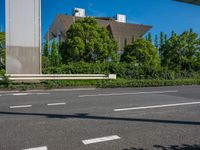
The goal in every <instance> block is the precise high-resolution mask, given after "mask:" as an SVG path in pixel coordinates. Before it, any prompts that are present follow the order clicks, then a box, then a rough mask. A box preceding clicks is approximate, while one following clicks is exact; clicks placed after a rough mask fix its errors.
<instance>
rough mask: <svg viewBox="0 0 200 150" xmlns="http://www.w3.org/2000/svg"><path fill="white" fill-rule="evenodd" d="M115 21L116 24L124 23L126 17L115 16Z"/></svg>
mask: <svg viewBox="0 0 200 150" xmlns="http://www.w3.org/2000/svg"><path fill="white" fill-rule="evenodd" d="M115 20H116V21H117V22H122V23H126V15H122V14H117V15H116V17H115Z"/></svg>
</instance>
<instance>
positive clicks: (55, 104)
mask: <svg viewBox="0 0 200 150" xmlns="http://www.w3.org/2000/svg"><path fill="white" fill-rule="evenodd" d="M47 105H48V106H59V105H66V103H51V104H47Z"/></svg>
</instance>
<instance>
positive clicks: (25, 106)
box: [10, 105, 32, 109]
mask: <svg viewBox="0 0 200 150" xmlns="http://www.w3.org/2000/svg"><path fill="white" fill-rule="evenodd" d="M29 107H32V105H21V106H10V108H12V109H13V108H29Z"/></svg>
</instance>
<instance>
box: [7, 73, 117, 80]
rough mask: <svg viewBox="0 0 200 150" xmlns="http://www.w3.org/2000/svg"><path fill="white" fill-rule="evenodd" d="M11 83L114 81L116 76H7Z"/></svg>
mask: <svg viewBox="0 0 200 150" xmlns="http://www.w3.org/2000/svg"><path fill="white" fill-rule="evenodd" d="M6 76H8V78H9V79H10V80H11V81H34V80H36V81H38V80H39V81H41V80H103V79H104V80H106V79H110V80H115V79H116V78H117V77H116V74H108V75H106V74H7V75H6Z"/></svg>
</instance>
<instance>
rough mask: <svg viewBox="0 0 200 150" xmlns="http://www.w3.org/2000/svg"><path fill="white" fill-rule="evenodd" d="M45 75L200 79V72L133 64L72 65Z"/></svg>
mask: <svg viewBox="0 0 200 150" xmlns="http://www.w3.org/2000/svg"><path fill="white" fill-rule="evenodd" d="M43 73H44V74H117V77H118V78H124V79H140V80H141V79H163V80H174V79H187V78H200V72H191V71H177V72H175V71H173V70H169V69H168V68H163V67H154V66H135V65H133V64H131V63H129V64H128V63H84V62H82V63H70V64H68V65H62V66H61V67H50V68H44V69H43Z"/></svg>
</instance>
